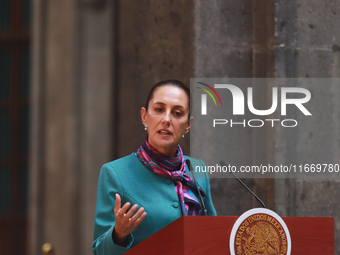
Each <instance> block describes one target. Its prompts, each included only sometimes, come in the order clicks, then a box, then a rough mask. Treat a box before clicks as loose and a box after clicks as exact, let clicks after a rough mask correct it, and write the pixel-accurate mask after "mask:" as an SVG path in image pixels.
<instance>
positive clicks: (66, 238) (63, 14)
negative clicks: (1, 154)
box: [28, 0, 114, 255]
mask: <svg viewBox="0 0 340 255" xmlns="http://www.w3.org/2000/svg"><path fill="white" fill-rule="evenodd" d="M113 11H114V6H113V2H112V1H69V0H60V1H41V0H36V1H34V2H33V13H34V15H33V36H32V44H33V49H32V51H33V59H32V63H33V77H32V121H31V123H32V128H31V130H32V134H31V137H32V140H31V145H32V147H31V169H30V174H31V177H30V178H31V180H30V187H31V195H30V211H29V219H30V220H29V222H30V228H29V234H28V243H29V253H30V254H32V255H33V254H34V255H35V254H41V251H40V249H41V246H42V244H43V243H47V242H48V243H51V245H52V247H53V248H54V250H55V252H54V254H89V255H90V254H92V252H91V243H92V238H93V219H94V210H95V200H96V186H97V179H98V174H99V170H100V167H101V165H102V164H104V163H105V162H107V161H109V160H111V157H110V156H111V152H112V142H113V141H112V139H111V138H112V135H111V134H112V130H113V118H112V112H113V103H112V97H113V96H114V95H113V78H114V75H113V71H114V66H113V54H114V53H113V47H114V44H113V36H114V35H113V34H114V29H113V21H114V19H113Z"/></svg>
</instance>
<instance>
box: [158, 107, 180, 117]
mask: <svg viewBox="0 0 340 255" xmlns="http://www.w3.org/2000/svg"><path fill="white" fill-rule="evenodd" d="M163 111H164V108H162V107H156V108H155V112H157V113H162V112H163ZM172 114H173V115H174V116H176V117H180V116H182V115H183V112H182V111H179V110H174V111H172Z"/></svg>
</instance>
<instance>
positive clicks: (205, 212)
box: [185, 159, 208, 216]
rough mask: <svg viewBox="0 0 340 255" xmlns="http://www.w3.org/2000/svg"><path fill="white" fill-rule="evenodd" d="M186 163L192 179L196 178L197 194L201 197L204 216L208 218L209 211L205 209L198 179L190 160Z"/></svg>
mask: <svg viewBox="0 0 340 255" xmlns="http://www.w3.org/2000/svg"><path fill="white" fill-rule="evenodd" d="M185 163H187V165H188V167H189V170H190V172H191V173H192V177H193V178H194V181H195V184H196V189H197V192H198V195H199V197H200V200H201V204H202V209H203V215H204V216H208V211H207V209H206V208H205V204H204V201H203V198H202V195H201V191H200V190H199V188H198V185H197V182H196V179H195V175H194V170H193V169H192V166H191V163H190V160H189V159H187V160H185Z"/></svg>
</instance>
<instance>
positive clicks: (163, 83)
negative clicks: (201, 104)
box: [145, 80, 190, 115]
mask: <svg viewBox="0 0 340 255" xmlns="http://www.w3.org/2000/svg"><path fill="white" fill-rule="evenodd" d="M163 86H174V87H177V88H180V89H182V90H183V91H184V92H185V94H186V95H187V98H188V104H189V109H190V89H189V88H188V87H187V86H185V85H184V83H183V82H181V81H178V80H166V81H160V82H158V83H157V84H156V85H154V86H153V87H152V89H151V90H150V93H149V95H148V98H147V100H146V105H145V109H146V110H148V106H149V102H150V100H151V99H152V98H153V96H154V93H155V91H156V90H157V89H158V88H159V87H163ZM189 115H190V114H189Z"/></svg>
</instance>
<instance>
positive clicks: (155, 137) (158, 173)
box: [92, 80, 216, 255]
mask: <svg viewBox="0 0 340 255" xmlns="http://www.w3.org/2000/svg"><path fill="white" fill-rule="evenodd" d="M141 118H142V122H143V125H144V127H145V130H147V132H148V136H147V138H146V139H145V141H144V143H143V144H142V145H141V146H140V147H139V148H138V150H137V152H135V153H132V154H131V155H129V156H126V157H123V158H120V159H118V160H115V161H112V162H110V163H107V164H105V165H104V166H103V167H102V169H101V171H100V175H99V182H98V192H97V204H96V214H95V228H94V242H93V245H92V250H93V253H94V254H95V255H111V254H112V255H113V254H123V253H124V252H126V251H128V250H129V249H131V248H132V247H134V246H135V245H137V244H138V243H140V242H142V241H143V240H145V239H146V238H148V237H149V236H151V235H152V234H154V233H156V232H157V231H159V230H160V229H162V228H164V227H165V226H167V225H168V224H170V223H171V222H173V221H175V220H176V219H178V218H180V217H181V216H184V215H202V213H203V206H202V204H203V203H204V204H205V206H206V209H207V211H208V215H216V211H215V208H214V206H213V203H212V200H211V196H210V183H209V179H208V177H207V176H205V173H197V176H196V175H195V177H199V178H197V179H196V180H194V179H193V178H192V175H191V173H190V171H189V169H188V166H187V165H186V161H185V160H186V159H190V162H191V164H192V165H193V167H194V168H195V166H204V163H203V162H202V161H201V160H197V159H193V158H189V157H185V156H183V152H182V149H181V147H180V146H179V141H180V139H181V138H182V137H184V135H185V134H186V133H188V132H189V130H190V127H191V124H192V121H193V117H190V91H189V89H188V88H187V87H186V86H185V85H184V84H183V83H182V82H180V81H176V80H169V81H162V82H159V83H157V84H156V85H155V86H154V87H153V88H152V89H151V91H150V93H149V96H148V98H147V102H146V105H145V107H142V109H141ZM199 193H200V194H199ZM200 195H201V196H202V197H203V199H202V200H203V203H202V202H201V200H200ZM170 238H172V237H171V236H169V239H170Z"/></svg>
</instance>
